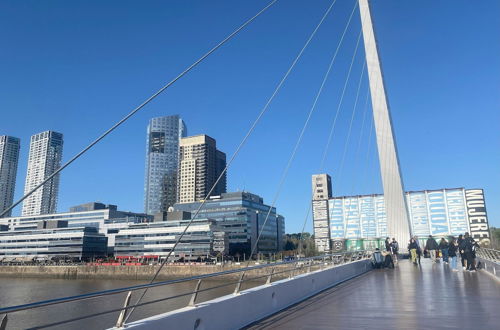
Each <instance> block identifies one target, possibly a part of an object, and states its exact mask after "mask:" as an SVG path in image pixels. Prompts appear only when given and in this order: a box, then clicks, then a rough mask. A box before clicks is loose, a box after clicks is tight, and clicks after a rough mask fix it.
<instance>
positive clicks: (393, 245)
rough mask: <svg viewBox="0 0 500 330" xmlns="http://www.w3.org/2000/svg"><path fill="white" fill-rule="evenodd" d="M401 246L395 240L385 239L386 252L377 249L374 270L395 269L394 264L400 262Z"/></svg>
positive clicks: (374, 257)
mask: <svg viewBox="0 0 500 330" xmlns="http://www.w3.org/2000/svg"><path fill="white" fill-rule="evenodd" d="M398 251H399V244H398V242H397V241H396V239H395V238H392V241H391V240H390V239H389V237H387V238H386V239H385V251H380V249H378V248H377V249H375V252H374V253H373V267H374V268H394V263H397V262H398Z"/></svg>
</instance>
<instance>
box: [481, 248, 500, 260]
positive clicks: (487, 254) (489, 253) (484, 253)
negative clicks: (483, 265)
mask: <svg viewBox="0 0 500 330" xmlns="http://www.w3.org/2000/svg"><path fill="white" fill-rule="evenodd" d="M476 255H477V256H478V257H479V258H482V259H485V260H489V261H492V262H496V263H500V251H498V250H493V249H486V248H480V249H478V250H477V252H476Z"/></svg>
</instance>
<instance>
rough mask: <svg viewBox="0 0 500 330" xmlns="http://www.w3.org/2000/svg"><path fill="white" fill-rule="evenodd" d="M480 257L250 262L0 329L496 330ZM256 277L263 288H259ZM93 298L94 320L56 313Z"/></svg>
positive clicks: (21, 314)
mask: <svg viewBox="0 0 500 330" xmlns="http://www.w3.org/2000/svg"><path fill="white" fill-rule="evenodd" d="M479 251H480V252H479V254H480V255H479V258H478V260H480V261H481V263H482V265H484V266H483V269H481V270H480V271H477V272H474V273H471V272H466V271H462V269H460V270H459V271H458V272H453V271H452V270H451V269H450V267H449V265H446V264H442V263H435V264H434V263H432V262H431V261H430V260H429V259H422V265H421V266H415V265H413V264H412V263H411V262H410V261H409V260H408V259H404V260H401V261H400V262H399V263H398V264H397V265H396V267H395V269H377V270H372V267H371V257H370V252H368V251H360V252H347V253H341V254H335V255H328V256H326V255H325V256H319V257H313V258H307V259H300V260H295V261H291V262H280V263H272V264H266V265H255V266H250V267H243V268H241V269H233V270H226V271H222V272H219V273H211V274H206V275H199V276H194V277H191V278H184V279H177V280H169V281H163V282H154V283H150V284H144V285H138V286H133V287H125V288H119V289H112V290H107V291H100V292H94V293H89V294H84V295H79V296H72V297H65V298H58V299H52V300H47V301H41V302H36V303H30V304H26V305H20V306H11V307H6V308H0V315H1V314H4V315H5V316H4V317H3V318H2V319H1V320H2V321H1V322H0V329H1V330H3V329H10V328H12V329H14V328H16V324H18V325H19V324H21V323H19V321H22V320H21V319H24V318H26V317H29V318H31V319H32V320H33V318H36V315H37V313H38V312H43V313H51V315H53V322H52V323H50V324H37V325H36V326H35V327H34V328H36V329H44V328H57V329H65V328H68V327H70V328H106V327H110V326H112V324H110V323H113V324H114V323H116V326H115V329H119V328H125V329H134V330H135V329H148V330H151V329H168V328H171V329H196V330H208V329H218V330H219V329H239V328H245V327H246V328H247V329H368V328H369V329H385V330H387V329H455V328H457V327H458V326H460V328H462V329H475V328H477V329H495V328H497V326H498V324H500V313H498V302H499V301H500V281H499V279H498V277H497V276H498V275H500V252H498V251H494V250H486V249H481V250H479ZM214 278H219V279H220V281H219V282H217V285H216V286H213V282H212V284H211V285H209V286H208V287H207V286H206V283H207V282H210V280H212V279H214ZM259 280H260V281H261V282H259V283H257V282H256V281H259ZM179 283H185V284H186V285H187V287H189V286H190V285H191V284H190V283H193V284H195V285H194V286H193V287H191V288H190V289H188V291H185V292H181V293H177V294H175V295H170V296H158V295H156V296H155V297H154V299H153V298H151V297H150V298H148V299H145V301H142V302H140V300H137V299H136V298H137V297H138V295H139V294H141V293H144V292H145V291H144V290H148V289H150V291H151V292H155V291H158V289H161V288H162V287H166V286H171V285H177V284H179ZM222 287H226V288H228V289H229V290H230V291H229V292H231V293H230V294H227V293H229V292H228V291H227V290H226V293H225V295H223V296H221V297H218V298H215V299H212V298H210V299H211V300H207V299H203V297H202V296H203V294H205V293H207V292H211V291H212V290H214V289H218V288H222ZM151 289H154V290H151ZM233 290H234V291H233ZM125 296H126V297H127V298H125ZM180 297H184V298H186V299H188V300H189V303H187V300H186V303H185V305H184V306H185V307H183V308H180V309H175V310H172V309H171V308H170V309H169V307H170V306H171V303H172V302H173V301H174V300H173V299H178V298H180ZM115 298H118V299H119V300H116V299H115ZM95 299H105V300H106V301H107V302H108V305H109V309H107V310H102V311H99V312H98V313H93V314H92V313H89V312H86V310H85V309H79V308H78V315H77V314H75V313H76V312H77V311H74V312H75V313H73V312H71V313H67V315H66V314H65V313H62V314H59V313H57V310H60V309H61V308H60V307H63V306H61V304H68V303H69V304H71V303H78V302H79V301H80V302H85V303H86V304H87V305H88V304H89V303H90V304H91V303H92V301H94V300H95ZM120 301H121V303H122V304H123V301H125V303H124V305H123V307H119V306H117V305H116V304H117V303H118V302H120ZM72 306H75V307H76V305H72ZM139 306H140V307H141V308H148V309H149V308H151V307H150V306H156V307H155V308H154V309H153V310H155V311H156V312H155V313H150V314H149V315H151V314H153V315H152V316H150V317H145V316H144V314H141V315H142V316H136V318H130V316H131V315H132V314H133V310H134V309H135V308H136V307H139ZM46 308H50V311H49V310H47V309H46ZM169 310H170V311H169ZM118 314H119V315H118ZM7 315H8V317H7ZM70 315H71V317H69V316H70ZM102 316H108V317H109V318H108V321H106V322H105V323H92V320H95V318H99V317H102ZM144 317H145V318H144ZM137 318H139V319H137ZM129 319H130V321H128V320H129ZM134 319H135V321H133V320H134ZM9 320H12V321H13V322H10V321H9ZM113 320H114V321H113ZM16 322H17V323H16ZM31 324H33V323H31ZM31 324H30V326H31ZM90 324H92V326H89V325H90ZM86 325H87V326H88V327H87V326H86ZM11 326H13V327H11ZM24 328H25V327H24Z"/></svg>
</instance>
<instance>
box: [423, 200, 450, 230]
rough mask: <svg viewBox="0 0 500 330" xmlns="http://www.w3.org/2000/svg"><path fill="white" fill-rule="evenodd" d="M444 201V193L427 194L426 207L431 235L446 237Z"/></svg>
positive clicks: (446, 223) (446, 221) (446, 220)
mask: <svg viewBox="0 0 500 330" xmlns="http://www.w3.org/2000/svg"><path fill="white" fill-rule="evenodd" d="M445 203H446V201H445V198H444V192H443V191H442V190H440V191H429V192H427V207H428V208H429V217H430V223H431V235H435V236H440V235H448V231H449V228H448V219H447V218H446V205H445Z"/></svg>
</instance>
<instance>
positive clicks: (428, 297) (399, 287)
mask: <svg viewBox="0 0 500 330" xmlns="http://www.w3.org/2000/svg"><path fill="white" fill-rule="evenodd" d="M499 326H500V282H499V281H498V280H495V279H494V278H493V277H491V276H490V275H488V274H484V273H481V272H475V273H470V272H463V271H462V270H461V269H460V271H459V272H453V271H451V269H450V267H449V266H448V265H444V264H442V263H436V264H433V263H431V261H430V260H427V259H425V260H424V259H423V260H422V266H420V267H417V266H414V265H412V264H411V263H410V262H409V261H408V260H402V261H400V262H399V265H398V266H397V267H396V268H395V269H394V270H390V269H386V270H374V271H372V272H369V273H367V274H365V275H362V276H360V277H358V278H355V279H353V280H350V281H348V282H345V283H343V284H340V285H338V286H336V287H334V288H331V289H328V290H325V291H323V292H322V293H319V294H318V295H316V296H314V297H312V298H310V299H307V300H305V301H303V302H301V303H299V304H296V305H294V306H292V307H290V308H288V309H286V310H284V311H282V312H280V313H277V314H275V315H272V316H270V317H268V318H266V319H263V320H261V321H259V322H257V323H255V324H252V325H251V326H249V327H247V328H246V329H252V330H256V329H385V330H388V329H426V330H431V329H477V330H480V329H498V327H499Z"/></svg>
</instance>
